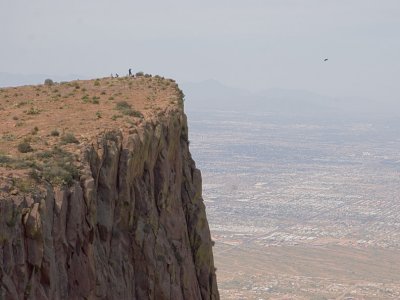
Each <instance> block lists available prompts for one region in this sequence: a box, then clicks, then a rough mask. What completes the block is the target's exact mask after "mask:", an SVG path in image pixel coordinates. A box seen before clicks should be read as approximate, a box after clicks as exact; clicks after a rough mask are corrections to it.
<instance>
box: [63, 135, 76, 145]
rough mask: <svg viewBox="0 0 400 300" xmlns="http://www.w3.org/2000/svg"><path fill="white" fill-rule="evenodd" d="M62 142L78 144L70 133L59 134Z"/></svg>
mask: <svg viewBox="0 0 400 300" xmlns="http://www.w3.org/2000/svg"><path fill="white" fill-rule="evenodd" d="M61 142H62V144H64V145H65V144H79V141H78V139H77V138H76V137H75V135H73V134H72V133H66V134H64V135H63V136H61Z"/></svg>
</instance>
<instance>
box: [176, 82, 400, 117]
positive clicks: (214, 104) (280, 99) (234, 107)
mask: <svg viewBox="0 0 400 300" xmlns="http://www.w3.org/2000/svg"><path fill="white" fill-rule="evenodd" d="M181 88H182V89H183V92H184V93H185V95H186V102H185V108H186V110H187V111H189V112H190V111H210V110H221V111H243V112H253V113H272V114H274V115H286V116H299V117H313V118H329V119H343V118H346V119H348V118H351V119H359V118H370V117H379V118H385V117H389V116H390V117H394V116H395V115H396V114H397V111H399V110H398V109H395V108H396V107H397V106H398V105H397V104H388V103H386V104H383V103H379V102H378V101H375V102H372V101H368V100H366V99H355V98H346V99H343V98H333V97H329V96H325V95H321V94H318V93H314V92H311V91H307V90H295V89H281V88H270V89H265V90H262V91H259V92H251V91H248V90H245V89H239V88H234V87H229V86H227V85H224V84H222V83H220V82H218V81H216V80H206V81H202V82H198V83H182V84H181Z"/></svg>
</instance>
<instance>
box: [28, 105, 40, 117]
mask: <svg viewBox="0 0 400 300" xmlns="http://www.w3.org/2000/svg"><path fill="white" fill-rule="evenodd" d="M26 114H27V115H38V114H40V109H38V108H35V107H31V108H30V109H29V110H27V111H26Z"/></svg>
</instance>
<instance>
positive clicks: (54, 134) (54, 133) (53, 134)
mask: <svg viewBox="0 0 400 300" xmlns="http://www.w3.org/2000/svg"><path fill="white" fill-rule="evenodd" d="M50 135H51V136H59V135H60V133H59V132H58V131H57V130H56V129H54V130H52V131H51V132H50Z"/></svg>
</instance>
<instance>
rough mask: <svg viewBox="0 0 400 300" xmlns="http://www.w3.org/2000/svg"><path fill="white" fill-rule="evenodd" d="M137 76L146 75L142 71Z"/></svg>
mask: <svg viewBox="0 0 400 300" xmlns="http://www.w3.org/2000/svg"><path fill="white" fill-rule="evenodd" d="M136 76H137V77H141V76H144V73H143V72H142V71H140V72H137V73H136Z"/></svg>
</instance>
